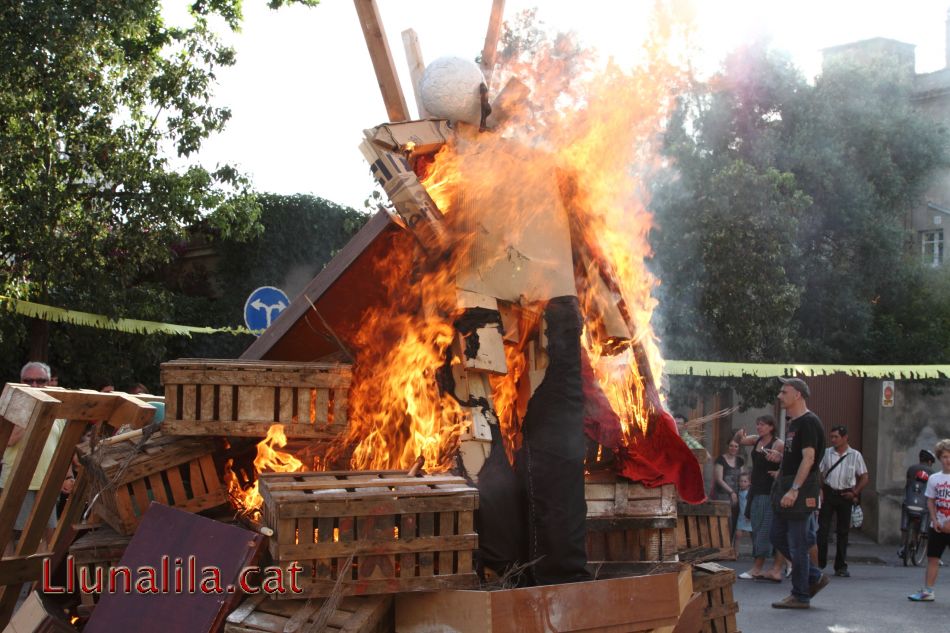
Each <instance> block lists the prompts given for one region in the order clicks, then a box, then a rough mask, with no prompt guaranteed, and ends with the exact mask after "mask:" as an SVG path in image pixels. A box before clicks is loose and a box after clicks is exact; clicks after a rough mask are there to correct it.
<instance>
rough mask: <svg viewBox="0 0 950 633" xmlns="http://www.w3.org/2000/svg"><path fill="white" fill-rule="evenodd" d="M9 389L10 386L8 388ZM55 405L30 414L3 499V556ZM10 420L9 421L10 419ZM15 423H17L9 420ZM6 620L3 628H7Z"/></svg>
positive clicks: (44, 403) (39, 405)
mask: <svg viewBox="0 0 950 633" xmlns="http://www.w3.org/2000/svg"><path fill="white" fill-rule="evenodd" d="M7 388H9V386H8V387H7ZM55 411H56V404H55V401H54V402H50V401H49V400H36V404H35V406H34V407H33V409H32V411H31V415H30V418H29V421H28V423H27V426H26V431H25V433H24V435H23V437H22V438H21V439H20V442H19V448H20V450H19V453H18V454H17V458H16V461H14V462H13V464H12V466H10V469H11V470H10V475H9V477H8V478H7V481H6V486H5V487H4V489H3V494H2V495H0V552H2V551H3V549H4V548H5V547H6V545H7V543H9V542H10V539H11V538H12V536H13V524H14V523H15V522H16V517H17V515H18V514H19V513H20V506H21V505H22V504H23V498H24V497H25V496H26V491H27V489H28V488H29V485H30V480H31V479H32V478H33V473H34V471H35V470H36V463H37V461H39V459H40V455H41V454H42V453H43V447H44V445H45V444H46V439H47V437H49V433H50V429H51V428H52V426H53V418H54V416H55ZM8 419H9V418H8ZM10 421H11V422H14V420H10ZM6 467H7V466H6V465H4V468H6ZM5 623H6V620H4V621H3V622H2V623H0V624H5Z"/></svg>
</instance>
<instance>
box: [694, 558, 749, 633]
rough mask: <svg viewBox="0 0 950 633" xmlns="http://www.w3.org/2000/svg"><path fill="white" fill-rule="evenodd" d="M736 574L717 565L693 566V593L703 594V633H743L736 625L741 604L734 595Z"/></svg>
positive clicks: (698, 564)
mask: <svg viewBox="0 0 950 633" xmlns="http://www.w3.org/2000/svg"><path fill="white" fill-rule="evenodd" d="M735 583H736V572H735V571H733V570H732V569H729V568H728V567H723V566H722V565H717V564H716V563H696V564H694V565H693V591H695V592H698V593H701V594H703V597H704V599H705V602H706V604H705V607H704V608H703V633H741V632H740V631H739V627H738V625H737V624H736V614H737V613H738V612H739V603H738V602H736V600H735V598H734V597H733V593H732V586H733V585H734V584H735Z"/></svg>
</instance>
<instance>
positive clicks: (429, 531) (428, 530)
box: [419, 512, 435, 578]
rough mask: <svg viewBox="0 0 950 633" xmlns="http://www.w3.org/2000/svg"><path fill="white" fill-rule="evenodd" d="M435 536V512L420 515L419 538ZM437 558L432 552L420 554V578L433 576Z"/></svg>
mask: <svg viewBox="0 0 950 633" xmlns="http://www.w3.org/2000/svg"><path fill="white" fill-rule="evenodd" d="M434 535H435V514H434V513H433V512H421V513H419V538H420V539H421V540H424V539H430V538H432V537H433V536H434ZM434 563H435V558H434V557H433V555H432V552H431V551H422V552H419V576H420V577H422V578H425V577H428V576H432V575H433V573H434V571H435V569H434V567H435V565H434Z"/></svg>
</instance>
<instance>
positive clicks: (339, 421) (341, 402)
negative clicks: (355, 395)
mask: <svg viewBox="0 0 950 633" xmlns="http://www.w3.org/2000/svg"><path fill="white" fill-rule="evenodd" d="M348 393H349V392H348V391H347V390H346V389H334V390H333V420H332V422H331V423H332V424H333V426H342V425H345V424H346V420H347V394H348Z"/></svg>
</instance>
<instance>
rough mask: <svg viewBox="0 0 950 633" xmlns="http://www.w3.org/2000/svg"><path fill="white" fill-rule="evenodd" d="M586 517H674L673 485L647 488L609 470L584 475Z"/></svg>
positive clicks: (674, 488) (674, 499)
mask: <svg viewBox="0 0 950 633" xmlns="http://www.w3.org/2000/svg"><path fill="white" fill-rule="evenodd" d="M584 497H585V499H586V500H587V516H588V517H622V516H625V517H644V518H656V517H672V518H675V517H676V487H675V486H673V485H672V484H666V485H663V486H657V487H654V488H647V487H646V486H644V485H643V484H641V483H636V482H633V481H629V480H627V479H623V478H622V477H618V476H617V475H615V474H613V473H609V472H598V473H590V474H588V475H585V477H584Z"/></svg>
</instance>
